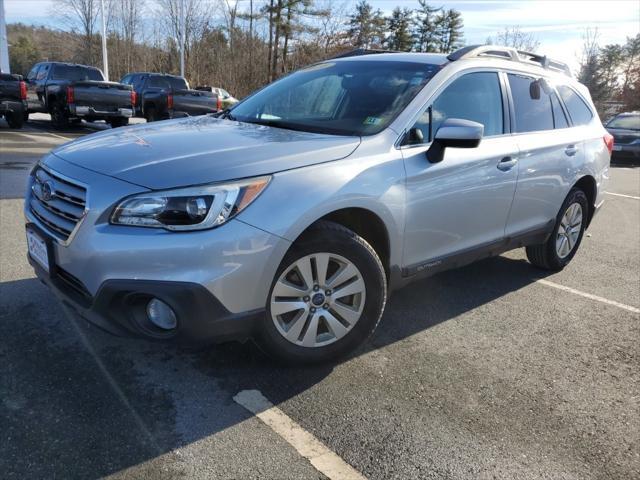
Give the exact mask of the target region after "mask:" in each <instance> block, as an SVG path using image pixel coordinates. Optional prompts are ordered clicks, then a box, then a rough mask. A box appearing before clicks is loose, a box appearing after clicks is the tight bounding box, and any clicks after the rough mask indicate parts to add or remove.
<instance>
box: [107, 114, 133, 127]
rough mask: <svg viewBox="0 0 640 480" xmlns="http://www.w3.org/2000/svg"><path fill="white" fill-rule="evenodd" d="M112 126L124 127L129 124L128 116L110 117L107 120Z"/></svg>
mask: <svg viewBox="0 0 640 480" xmlns="http://www.w3.org/2000/svg"><path fill="white" fill-rule="evenodd" d="M107 122H108V123H109V125H111V128H118V127H124V126H127V125H129V119H128V118H126V117H118V118H110V119H109V120H107Z"/></svg>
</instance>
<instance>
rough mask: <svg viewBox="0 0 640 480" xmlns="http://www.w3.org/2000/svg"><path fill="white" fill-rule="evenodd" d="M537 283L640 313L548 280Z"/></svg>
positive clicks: (622, 304)
mask: <svg viewBox="0 0 640 480" xmlns="http://www.w3.org/2000/svg"><path fill="white" fill-rule="evenodd" d="M537 282H538V283H541V284H542V285H546V286H547V287H551V288H557V289H558V290H562V291H565V292H569V293H573V294H575V295H580V296H581V297H584V298H588V299H590V300H595V301H596V302H600V303H604V304H607V305H612V306H614V307H618V308H622V309H623V310H627V311H629V312H633V313H640V308H636V307H632V306H630V305H625V304H624V303H620V302H616V301H614V300H609V299H607V298H602V297H598V296H597V295H592V294H590V293H586V292H581V291H580V290H576V289H575V288H571V287H565V286H564V285H560V284H558V283H554V282H550V281H549V280H542V279H540V280H537Z"/></svg>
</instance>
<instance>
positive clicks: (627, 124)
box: [607, 115, 640, 130]
mask: <svg viewBox="0 0 640 480" xmlns="http://www.w3.org/2000/svg"><path fill="white" fill-rule="evenodd" d="M607 127H609V128H624V129H627V130H640V115H620V116H618V117H616V118H614V119H613V120H611V121H610V122H609V123H608V124H607Z"/></svg>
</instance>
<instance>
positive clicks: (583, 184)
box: [573, 175, 598, 227]
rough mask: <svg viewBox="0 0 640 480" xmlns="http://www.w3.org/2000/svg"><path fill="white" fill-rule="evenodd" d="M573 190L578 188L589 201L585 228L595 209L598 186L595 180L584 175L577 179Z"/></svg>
mask: <svg viewBox="0 0 640 480" xmlns="http://www.w3.org/2000/svg"><path fill="white" fill-rule="evenodd" d="M573 188H579V189H580V190H582V191H583V192H584V194H585V195H586V196H587V200H588V201H589V213H588V217H587V227H588V226H589V224H590V223H591V219H592V218H593V214H594V212H595V207H596V197H597V195H598V184H597V182H596V179H595V178H594V177H593V176H591V175H584V176H582V177H580V178H579V179H578V181H577V182H576V183H575V184H574V185H573Z"/></svg>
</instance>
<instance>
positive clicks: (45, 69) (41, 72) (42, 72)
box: [36, 64, 49, 80]
mask: <svg viewBox="0 0 640 480" xmlns="http://www.w3.org/2000/svg"><path fill="white" fill-rule="evenodd" d="M48 73H49V64H44V65H41V66H40V68H39V69H38V75H37V76H36V80H44V79H45V78H47V74H48Z"/></svg>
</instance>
